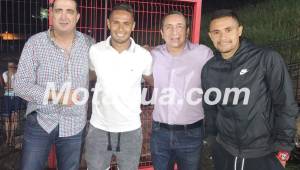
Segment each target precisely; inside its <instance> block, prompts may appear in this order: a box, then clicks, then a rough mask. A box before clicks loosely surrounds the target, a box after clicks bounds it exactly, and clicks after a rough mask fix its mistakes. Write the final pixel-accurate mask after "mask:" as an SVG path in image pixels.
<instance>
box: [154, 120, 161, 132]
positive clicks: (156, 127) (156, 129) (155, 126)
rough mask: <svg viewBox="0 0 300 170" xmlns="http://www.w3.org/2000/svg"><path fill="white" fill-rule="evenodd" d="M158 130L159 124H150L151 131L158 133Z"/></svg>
mask: <svg viewBox="0 0 300 170" xmlns="http://www.w3.org/2000/svg"><path fill="white" fill-rule="evenodd" d="M159 129H160V126H159V123H156V122H152V131H158V130H159Z"/></svg>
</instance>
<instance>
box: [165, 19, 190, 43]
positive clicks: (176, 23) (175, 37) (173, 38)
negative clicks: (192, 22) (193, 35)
mask: <svg viewBox="0 0 300 170" xmlns="http://www.w3.org/2000/svg"><path fill="white" fill-rule="evenodd" d="M188 33H189V29H188V28H187V25H186V21H185V19H184V17H183V16H182V15H178V14H172V15H169V16H167V17H166V18H165V21H164V23H163V26H162V29H161V35H162V38H163V39H164V40H165V42H166V45H167V47H168V48H183V47H184V46H185V42H186V39H187V36H188Z"/></svg>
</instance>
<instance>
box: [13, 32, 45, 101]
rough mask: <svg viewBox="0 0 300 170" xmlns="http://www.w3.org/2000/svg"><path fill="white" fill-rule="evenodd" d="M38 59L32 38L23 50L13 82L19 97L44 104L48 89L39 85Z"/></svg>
mask: <svg viewBox="0 0 300 170" xmlns="http://www.w3.org/2000/svg"><path fill="white" fill-rule="evenodd" d="M37 57H38V56H36V54H35V52H34V41H33V40H32V39H31V38H30V39H29V40H28V41H27V42H26V44H25V46H24V48H23V51H22V54H21V57H20V61H19V64H18V70H17V73H16V74H15V78H14V80H13V81H14V83H13V86H14V87H13V88H14V92H15V94H16V95H17V96H19V97H21V98H23V99H25V100H27V101H29V102H33V103H36V104H42V103H43V100H44V95H45V93H46V88H44V87H42V86H40V85H39V84H37V77H38V72H37V70H38V61H37ZM47 100H48V98H47Z"/></svg>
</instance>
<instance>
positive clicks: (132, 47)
mask: <svg viewBox="0 0 300 170" xmlns="http://www.w3.org/2000/svg"><path fill="white" fill-rule="evenodd" d="M110 41H111V36H109V37H108V38H107V39H106V41H105V45H106V47H109V48H113V47H112V46H111V43H110ZM127 51H129V52H132V53H134V52H135V42H134V40H133V39H132V38H131V37H130V46H129V48H128V49H127Z"/></svg>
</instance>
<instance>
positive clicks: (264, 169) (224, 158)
mask: <svg viewBox="0 0 300 170" xmlns="http://www.w3.org/2000/svg"><path fill="white" fill-rule="evenodd" d="M212 153H213V162H214V165H215V170H235V169H236V170H242V169H243V170H284V168H283V167H282V165H281V164H280V162H279V160H278V159H277V158H276V156H275V154H274V153H271V154H269V155H266V156H263V157H259V158H247V159H244V160H243V158H240V157H237V158H236V157H235V156H233V155H231V154H230V153H229V152H227V151H226V150H225V149H224V148H223V147H222V146H221V145H220V144H218V143H217V142H215V143H214V144H213V146H212ZM235 167H236V168H235Z"/></svg>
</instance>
